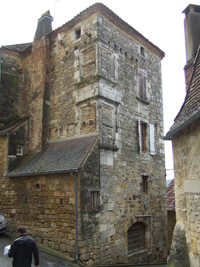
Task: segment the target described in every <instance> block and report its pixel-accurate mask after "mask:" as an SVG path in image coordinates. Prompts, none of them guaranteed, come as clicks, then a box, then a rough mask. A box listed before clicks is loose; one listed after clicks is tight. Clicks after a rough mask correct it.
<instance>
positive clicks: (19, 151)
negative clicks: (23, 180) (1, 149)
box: [17, 145, 23, 156]
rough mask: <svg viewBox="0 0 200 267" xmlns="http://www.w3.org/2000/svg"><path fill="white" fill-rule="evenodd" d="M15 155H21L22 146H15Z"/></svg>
mask: <svg viewBox="0 0 200 267" xmlns="http://www.w3.org/2000/svg"><path fill="white" fill-rule="evenodd" d="M17 155H18V156H21V155H23V149H22V146H19V145H17Z"/></svg>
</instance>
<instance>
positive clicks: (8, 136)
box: [4, 133, 10, 176]
mask: <svg viewBox="0 0 200 267" xmlns="http://www.w3.org/2000/svg"><path fill="white" fill-rule="evenodd" d="M9 138H10V135H9V133H7V157H6V173H5V174H4V176H6V175H7V173H8V167H9Z"/></svg>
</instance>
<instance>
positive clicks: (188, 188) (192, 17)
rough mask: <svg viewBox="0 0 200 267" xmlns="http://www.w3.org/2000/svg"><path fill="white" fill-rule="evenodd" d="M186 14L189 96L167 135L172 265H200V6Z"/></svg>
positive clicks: (187, 91) (189, 9)
mask: <svg viewBox="0 0 200 267" xmlns="http://www.w3.org/2000/svg"><path fill="white" fill-rule="evenodd" d="M183 13H185V37H186V58H187V63H186V66H185V68H184V69H185V78H186V97H185V101H184V103H183V105H182V107H181V109H180V111H179V113H178V115H177V116H176V118H175V120H174V124H173V125H172V127H171V128H170V130H169V132H168V133H167V134H166V136H165V140H172V142H173V154H174V167H175V180H174V183H175V206H176V220H177V224H176V227H175V231H174V237H173V241H172V246H171V252H170V257H169V266H190V267H195V266H200V228H199V224H200V216H199V210H200V205H199V199H200V179H199V172H200V164H199V162H200V49H199V45H200V6H197V5H192V4H191V5H189V6H188V7H186V9H185V10H184V11H183Z"/></svg>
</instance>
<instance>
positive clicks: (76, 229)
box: [70, 172, 78, 261]
mask: <svg viewBox="0 0 200 267" xmlns="http://www.w3.org/2000/svg"><path fill="white" fill-rule="evenodd" d="M70 174H71V176H72V177H73V178H74V180H75V233H76V257H75V260H76V261H77V260H78V208H77V178H76V176H74V175H73V172H71V173H70Z"/></svg>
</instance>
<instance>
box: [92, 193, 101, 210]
mask: <svg viewBox="0 0 200 267" xmlns="http://www.w3.org/2000/svg"><path fill="white" fill-rule="evenodd" d="M99 206H100V192H99V191H98V190H93V191H90V207H91V209H92V210H97V209H99Z"/></svg>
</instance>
